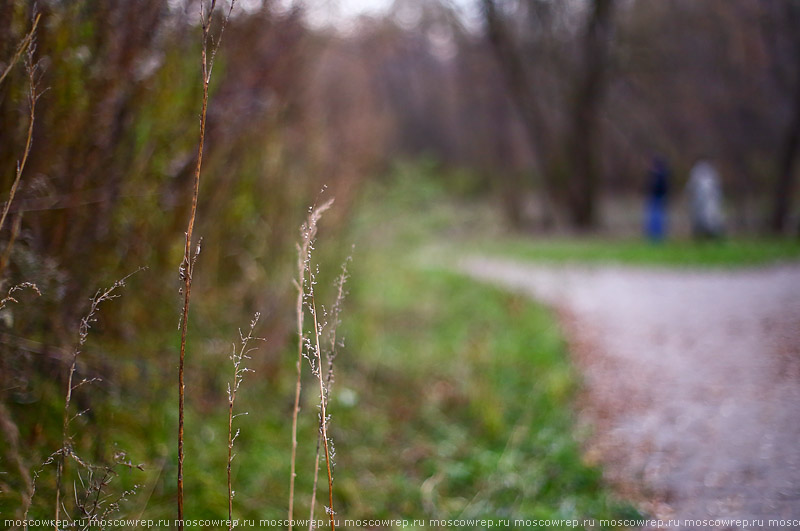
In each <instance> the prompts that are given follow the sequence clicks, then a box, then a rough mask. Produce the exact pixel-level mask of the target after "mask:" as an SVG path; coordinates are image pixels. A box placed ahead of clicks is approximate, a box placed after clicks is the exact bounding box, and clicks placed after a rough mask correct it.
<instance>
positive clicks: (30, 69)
mask: <svg viewBox="0 0 800 531" xmlns="http://www.w3.org/2000/svg"><path fill="white" fill-rule="evenodd" d="M40 17H41V14H40V13H39V14H37V15H36V17H35V18H34V20H33V28H32V29H31V31H30V33H28V35H27V36H26V37H25V39H23V42H22V44H20V49H19V50H18V51H17V55H16V56H15V57H14V60H13V61H12V62H11V63H10V64H9V65H8V67H7V68H6V71H5V72H3V75H2V76H0V82H2V80H3V78H5V76H6V75H7V74H8V71H9V70H10V69H11V67H12V66H13V65H14V63H16V61H17V60H18V59H19V55H20V54H21V53H22V51H23V50H27V55H26V57H25V70H26V72H27V74H28V131H27V135H26V138H25V149H24V150H23V152H22V158H21V159H20V160H18V161H17V171H16V174H15V175H14V183H13V184H12V185H11V191H10V192H9V194H8V200H7V201H6V203H5V205H3V213H2V214H0V231H2V230H3V225H5V222H6V217H8V209H9V208H10V207H11V202H12V201H14V196H15V195H16V193H17V188H19V183H20V180H21V179H22V172H23V171H24V170H25V164H26V163H27V162H28V155H29V154H30V152H31V144H32V143H33V123H34V121H35V116H36V101H37V100H38V99H39V96H41V93H37V88H36V86H37V79H36V72H37V71H38V64H37V63H35V62H34V60H33V56H34V54H35V52H36V26H37V25H38V24H39V18H40ZM23 44H24V47H23V46H22V45H23ZM0 273H2V271H0Z"/></svg>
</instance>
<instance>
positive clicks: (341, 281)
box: [308, 255, 352, 531]
mask: <svg viewBox="0 0 800 531" xmlns="http://www.w3.org/2000/svg"><path fill="white" fill-rule="evenodd" d="M351 260H352V255H351V256H348V257H347V259H345V261H344V264H342V271H341V273H340V274H339V276H338V277H337V279H336V282H335V283H334V287H335V288H336V299H335V300H334V303H333V306H332V308H331V320H330V329H329V330H328V349H327V350H326V351H325V358H326V360H327V362H328V370H327V375H326V377H325V390H326V392H327V395H328V396H330V393H331V385H332V384H333V362H334V361H335V360H336V355H337V354H338V350H337V347H338V346H339V344H338V343H337V337H336V331H337V329H338V328H339V323H340V320H339V315H340V314H341V311H342V304H343V303H344V299H345V296H346V295H347V292H346V291H345V289H344V285H345V283H346V282H347V279H348V273H347V265H348V264H349V263H350V261H351ZM321 438H322V434H321V433H320V434H319V436H318V437H317V452H316V456H315V457H314V484H313V487H312V489H311V511H310V517H309V527H308V529H309V531H311V530H312V529H313V526H314V509H315V506H316V501H317V484H318V482H319V460H320V449H321V444H320V442H321V441H320V439H321Z"/></svg>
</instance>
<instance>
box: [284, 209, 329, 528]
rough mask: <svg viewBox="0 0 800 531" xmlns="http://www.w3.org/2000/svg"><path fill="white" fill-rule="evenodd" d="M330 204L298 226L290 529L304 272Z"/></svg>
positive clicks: (302, 343)
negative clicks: (295, 361)
mask: <svg viewBox="0 0 800 531" xmlns="http://www.w3.org/2000/svg"><path fill="white" fill-rule="evenodd" d="M332 204H333V199H332V198H331V199H329V200H328V201H326V202H325V203H323V204H322V205H320V206H318V207H317V206H314V207H311V208H309V212H308V218H307V219H306V221H305V223H303V225H302V226H301V227H300V243H298V244H297V279H295V282H294V285H295V287H296V288H297V306H296V308H295V309H296V312H297V363H296V368H297V381H296V383H295V393H294V408H293V410H292V455H291V460H290V465H289V468H290V472H289V531H291V530H292V527H293V519H294V490H295V488H294V480H295V477H296V476H297V472H296V471H297V468H296V464H297V418H298V416H299V414H300V390H301V388H302V375H303V374H302V370H303V348H304V346H305V343H306V337H305V331H304V317H305V311H304V305H305V298H306V286H307V276H308V275H307V273H309V272H310V265H311V251H313V249H314V240H315V238H316V236H317V223H318V222H319V220H320V217H322V214H323V213H324V212H325V211H326V210H328V209H329V208H330V207H331V205H332Z"/></svg>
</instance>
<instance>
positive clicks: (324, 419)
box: [311, 295, 336, 530]
mask: <svg viewBox="0 0 800 531" xmlns="http://www.w3.org/2000/svg"><path fill="white" fill-rule="evenodd" d="M311 314H312V316H313V317H314V338H315V339H316V349H315V354H316V358H317V379H318V380H319V408H320V425H321V429H320V432H321V435H322V442H323V447H324V448H325V464H326V465H327V469H328V509H327V513H328V516H329V517H330V522H331V530H335V529H336V526H335V524H334V518H333V517H334V514H335V513H334V510H333V475H332V474H331V453H330V448H329V441H328V412H327V403H328V395H327V393H326V391H325V381H324V378H323V376H322V353H321V349H320V345H319V335H320V330H319V323H318V322H317V306H316V302H315V301H314V296H313V295H312V297H311Z"/></svg>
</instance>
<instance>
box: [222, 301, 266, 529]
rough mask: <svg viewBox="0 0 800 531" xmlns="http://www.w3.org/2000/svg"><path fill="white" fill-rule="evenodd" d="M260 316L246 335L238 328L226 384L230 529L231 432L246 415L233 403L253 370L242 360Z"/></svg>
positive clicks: (230, 526)
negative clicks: (231, 376)
mask: <svg viewBox="0 0 800 531" xmlns="http://www.w3.org/2000/svg"><path fill="white" fill-rule="evenodd" d="M260 317H261V314H260V313H259V312H256V314H255V315H254V316H253V320H252V321H250V330H249V331H248V333H247V335H246V336H245V335H244V334H243V333H242V331H241V330H239V349H238V350H237V348H236V345H233V349H232V351H231V363H232V365H233V382H231V383H229V384H228V529H229V530H230V531H232V530H233V496H234V494H235V493H234V491H233V482H232V481H231V463H233V458H234V457H236V454H234V453H233V443H234V442H235V441H236V438H237V437H238V436H239V429H238V428H237V429H236V433H234V432H233V419H234V418H236V417H238V416H240V415H247V412H244V413H237V414H235V415H234V414H233V405H234V403H235V402H236V393H237V391H239V386H240V385H241V384H242V380H243V379H244V375H245V373H248V372H253V370H252V369H248V368H247V367H245V366H244V365H243V363H244V360H249V359H250V355H249V354H250V352H252V351H253V350H255V348H247V345H248V343H250V341H253V340H255V339H260V338H255V337H253V330H255V328H256V324H258V320H259V318H260Z"/></svg>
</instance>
